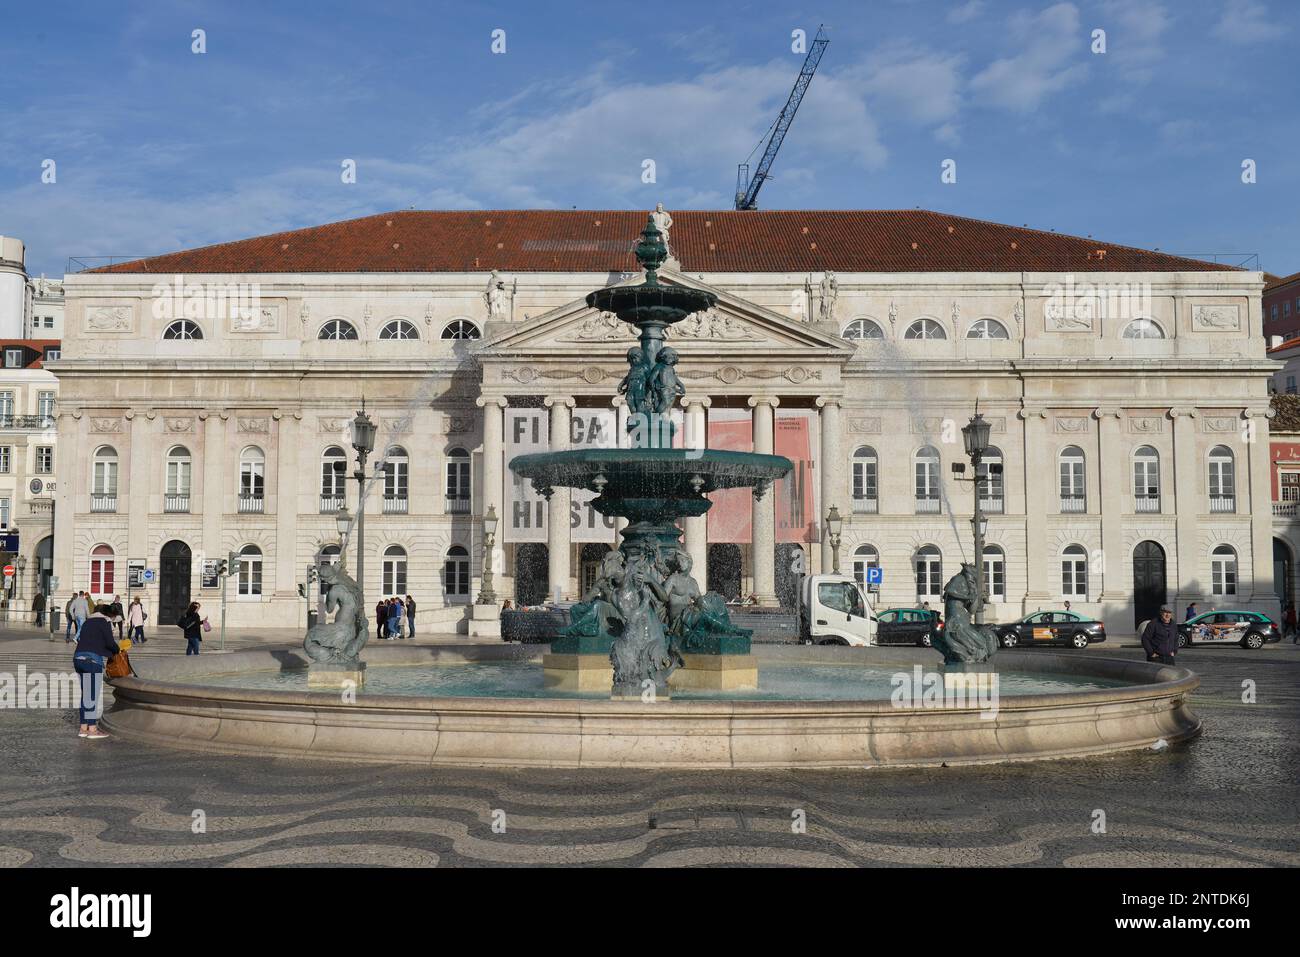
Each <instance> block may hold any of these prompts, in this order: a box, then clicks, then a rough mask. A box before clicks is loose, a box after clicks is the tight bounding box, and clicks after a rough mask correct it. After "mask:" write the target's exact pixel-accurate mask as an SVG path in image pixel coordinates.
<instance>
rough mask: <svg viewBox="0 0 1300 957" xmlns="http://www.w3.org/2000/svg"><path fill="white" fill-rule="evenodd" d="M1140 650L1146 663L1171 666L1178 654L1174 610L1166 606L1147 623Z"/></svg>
mask: <svg viewBox="0 0 1300 957" xmlns="http://www.w3.org/2000/svg"><path fill="white" fill-rule="evenodd" d="M1142 650H1143V651H1145V652H1146V654H1147V661H1158V662H1160V663H1161V664H1166V665H1172V664H1173V663H1174V655H1175V654H1177V652H1178V626H1177V625H1175V624H1174V610H1173V609H1172V608H1170V607H1169V606H1168V605H1162V606H1161V607H1160V614H1159V615H1158V616H1156V618H1155V620H1154V621H1151V622H1148V623H1147V627H1146V630H1145V631H1143V632H1142Z"/></svg>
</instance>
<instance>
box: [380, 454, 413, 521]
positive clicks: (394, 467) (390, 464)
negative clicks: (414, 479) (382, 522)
mask: <svg viewBox="0 0 1300 957" xmlns="http://www.w3.org/2000/svg"><path fill="white" fill-rule="evenodd" d="M410 474H411V459H410V457H409V456H408V455H407V454H406V449H404V448H402V447H401V446H400V445H394V446H393V447H392V448H391V449H389V450H388V454H387V455H385V456H384V513H385V514H387V515H405V514H406V508H407V506H406V503H407V495H408V489H409V483H410Z"/></svg>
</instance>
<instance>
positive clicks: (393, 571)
mask: <svg viewBox="0 0 1300 957" xmlns="http://www.w3.org/2000/svg"><path fill="white" fill-rule="evenodd" d="M384 594H385V595H405V594H406V559H404V558H397V559H393V558H386V559H384ZM403 614H405V612H403Z"/></svg>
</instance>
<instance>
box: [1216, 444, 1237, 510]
mask: <svg viewBox="0 0 1300 957" xmlns="http://www.w3.org/2000/svg"><path fill="white" fill-rule="evenodd" d="M1209 464H1210V511H1211V512H1229V513H1231V512H1235V511H1237V479H1236V473H1235V470H1234V468H1233V457H1232V450H1231V449H1230V448H1228V447H1227V446H1226V445H1216V446H1215V447H1214V448H1213V449H1211V450H1210V463H1209Z"/></svg>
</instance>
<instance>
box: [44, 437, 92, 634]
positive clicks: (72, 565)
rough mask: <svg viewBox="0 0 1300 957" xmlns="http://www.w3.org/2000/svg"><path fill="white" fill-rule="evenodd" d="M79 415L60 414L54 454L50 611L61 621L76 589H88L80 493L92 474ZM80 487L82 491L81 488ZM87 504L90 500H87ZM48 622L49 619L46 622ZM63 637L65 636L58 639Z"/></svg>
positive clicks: (86, 498)
mask: <svg viewBox="0 0 1300 957" xmlns="http://www.w3.org/2000/svg"><path fill="white" fill-rule="evenodd" d="M81 419H82V413H80V412H59V413H58V419H57V422H58V429H59V433H58V444H57V445H56V446H55V451H54V471H55V477H56V478H57V486H56V488H55V492H54V496H53V498H54V509H55V511H54V576H55V577H56V578H58V580H59V587H58V589H57V591H56V592H55V593H54V595H53V596H52V597H51V599H50V601H51V603H52V604H51V605H50V607H51V608H58V609H59V612H60V617H62V612H63V606H64V605H65V604H66V603H67V600H68V598H69V597H71V594H72V592H73V591H74V590H76V589H81V588H85V587H86V568H85V561H86V558H87V556H86V555H84V554H79V553H77V549H76V545H75V543H76V540H77V539H76V534H75V533H76V530H77V500H78V498H79V497H84V496H79V495H78V494H77V493H78V492H79V491H81V490H82V489H84V488H85V482H86V478H81V479H80V481H78V478H79V477H80V476H86V477H89V475H90V472H89V469H88V468H87V466H86V461H85V453H84V452H83V451H82V450H83V449H85V447H86V443H85V442H83V441H80V437H81ZM78 486H80V488H78ZM84 498H85V500H86V501H87V502H88V501H89V498H88V497H84ZM47 620H48V619H47ZM59 637H62V636H59Z"/></svg>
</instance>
